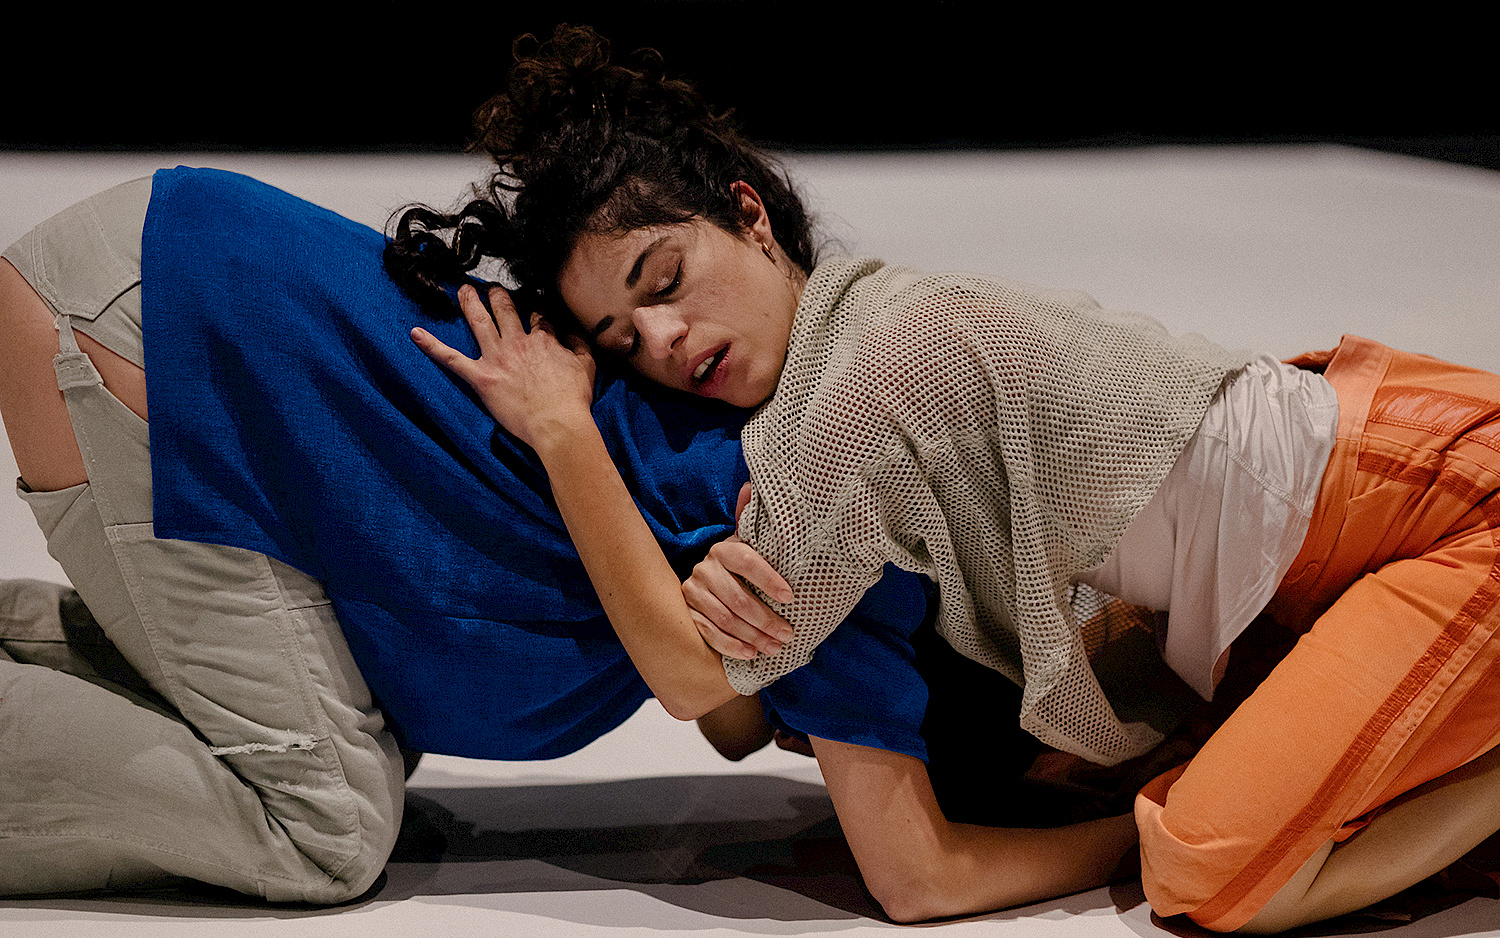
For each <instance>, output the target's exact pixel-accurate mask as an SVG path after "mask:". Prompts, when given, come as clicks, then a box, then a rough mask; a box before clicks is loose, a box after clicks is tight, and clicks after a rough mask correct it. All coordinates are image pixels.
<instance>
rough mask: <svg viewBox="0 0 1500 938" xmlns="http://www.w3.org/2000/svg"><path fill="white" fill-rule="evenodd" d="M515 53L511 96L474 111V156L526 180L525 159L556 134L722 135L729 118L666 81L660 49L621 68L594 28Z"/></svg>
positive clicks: (569, 29) (556, 35) (525, 44)
mask: <svg viewBox="0 0 1500 938" xmlns="http://www.w3.org/2000/svg"><path fill="white" fill-rule="evenodd" d="M511 48H512V53H513V54H514V56H515V64H514V65H513V66H512V67H511V70H510V74H509V76H508V78H507V81H506V88H505V91H504V92H502V93H501V94H498V95H496V96H494V97H492V98H490V99H489V100H488V101H486V102H485V103H484V104H483V105H481V106H480V108H479V109H478V110H477V111H476V112H475V115H474V142H473V143H472V144H471V145H470V149H471V150H483V151H485V152H486V153H488V154H489V155H490V156H491V157H492V158H493V159H494V160H495V162H496V163H497V164H498V165H500V166H501V167H508V168H509V169H510V171H511V172H514V173H516V174H517V175H519V176H524V174H525V165H524V163H522V162H520V160H519V158H520V157H521V156H522V155H523V154H529V155H533V156H535V155H538V154H539V152H542V151H545V149H546V147H545V146H543V145H540V141H543V140H545V139H546V138H547V137H549V136H551V135H553V134H558V133H570V134H571V133H577V132H578V131H579V130H580V129H587V128H589V127H591V126H595V125H600V124H603V123H608V124H612V125H614V128H615V129H617V130H618V129H627V128H628V129H633V130H639V131H640V132H643V133H647V134H650V135H653V136H660V135H664V134H666V133H668V132H670V131H671V130H672V129H688V128H694V127H696V128H698V129H709V130H712V131H715V132H717V131H719V130H720V129H721V128H722V125H723V123H724V120H725V117H726V116H727V115H715V114H713V113H712V112H711V111H710V110H709V108H708V106H707V104H706V103H705V102H704V101H703V98H702V97H701V96H700V95H699V94H698V92H697V91H696V90H695V89H694V88H693V87H692V86H691V85H689V84H688V83H686V82H683V81H677V80H673V79H669V78H667V77H666V65H665V63H664V61H663V59H662V56H661V54H660V53H659V52H657V51H656V50H655V49H649V48H648V49H640V50H637V51H636V52H634V53H632V54H631V55H630V56H629V63H628V64H620V63H616V62H614V61H613V60H612V58H611V54H610V43H609V40H608V39H606V38H604V37H603V36H601V35H599V34H598V33H597V32H595V31H594V30H593V29H592V28H591V27H588V26H569V25H567V24H562V25H560V26H558V27H557V28H556V29H555V30H554V31H553V33H552V36H551V38H549V39H547V40H545V41H541V40H538V39H537V38H536V37H535V36H534V35H531V34H530V33H528V34H526V35H524V36H521V37H520V38H518V39H517V40H516V41H515V42H514V43H513V44H512V47H511Z"/></svg>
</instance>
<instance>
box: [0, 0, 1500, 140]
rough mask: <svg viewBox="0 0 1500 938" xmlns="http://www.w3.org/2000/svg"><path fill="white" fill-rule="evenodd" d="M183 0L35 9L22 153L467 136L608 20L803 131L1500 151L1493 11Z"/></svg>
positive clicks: (794, 132) (853, 136) (621, 44)
mask: <svg viewBox="0 0 1500 938" xmlns="http://www.w3.org/2000/svg"><path fill="white" fill-rule="evenodd" d="M877 6H878V5H877V4H873V3H861V4H819V3H782V2H766V3H747V2H738V0H691V2H689V0H656V2H645V3H615V4H599V3H551V4H549V3H528V4H517V3H505V2H494V3H476V2H444V0H433V2H390V0H369V2H366V3H317V2H307V3H255V4H234V5H225V4H220V3H213V2H203V3H195V4H187V3H180V2H168V3H164V4H156V5H141V6H132V7H130V8H128V9H127V8H120V9H115V10H105V11H103V12H89V13H84V12H82V11H80V10H77V9H76V8H75V9H63V8H62V5H61V4H58V5H57V8H56V9H45V8H39V7H38V6H37V5H35V4H33V6H32V11H31V12H30V13H28V14H18V15H14V16H13V17H12V19H11V20H10V23H11V25H13V26H14V30H8V31H10V32H11V36H10V38H9V39H8V40H7V42H8V43H9V44H10V45H11V46H12V49H11V53H12V54H11V58H10V61H9V63H8V67H7V71H9V72H12V74H13V75H14V77H13V79H12V80H11V82H10V84H9V87H8V89H7V91H6V94H5V96H4V98H3V103H0V108H3V109H4V119H3V121H0V148H3V149H42V150H64V151H71V150H89V151H95V150H110V149H114V150H155V149H174V150H175V149H207V150H251V151H305V150H315V151H330V150H331V151H393V150H394V151H438V152H452V151H456V150H458V149H460V148H461V147H462V146H463V144H464V143H465V142H466V139H467V135H468V120H469V114H470V113H471V112H472V111H473V109H474V107H475V106H476V105H477V104H479V103H480V102H481V101H482V100H484V98H486V97H487V96H488V95H490V94H491V93H493V92H494V91H496V90H498V89H499V88H500V86H501V82H502V77H503V74H504V69H505V66H506V64H507V63H508V61H509V58H510V44H511V41H512V39H513V38H514V37H515V36H516V35H518V34H519V33H521V32H527V31H531V32H539V33H546V32H550V30H551V28H552V26H553V25H554V24H555V23H557V22H559V21H564V20H565V21H570V22H574V23H585V22H586V23H589V24H591V25H594V26H596V27H597V28H599V29H600V30H601V31H602V32H604V33H605V34H606V35H608V36H610V37H611V39H612V40H613V42H614V44H615V48H616V49H617V50H627V49H632V48H635V47H638V46H641V45H651V46H655V47H656V48H658V49H659V50H661V52H662V53H663V54H664V56H665V57H666V61H667V65H668V69H669V71H671V72H673V73H677V74H681V75H685V76H686V77H689V78H691V79H693V80H695V81H696V82H697V83H698V84H699V86H700V87H701V88H702V89H703V90H704V92H705V93H706V95H707V97H708V98H709V99H710V101H711V102H713V103H714V104H716V105H718V106H722V107H733V108H734V110H735V113H736V115H737V116H738V118H739V121H740V123H741V126H742V128H743V129H744V130H745V131H746V132H747V133H748V134H749V135H751V136H752V137H753V138H755V139H759V140H762V141H764V142H766V143H769V144H771V145H773V146H776V147H779V148H785V149H804V150H806V149H811V150H818V149H905V148H932V147H967V148H1016V147H1076V146H1098V145H1114V146H1121V145H1126V146H1128V145H1141V144H1156V143H1191V144H1205V143H1244V142H1307V141H1332V142H1340V143H1349V144H1354V145H1360V146H1370V147H1375V148H1382V149H1391V150H1398V151H1402V152H1409V153H1417V154H1420V155H1424V156H1431V157H1436V158H1440V159H1449V160H1454V161H1458V162H1467V163H1471V164H1476V165H1485V166H1490V167H1493V168H1500V120H1497V115H1500V111H1497V106H1496V104H1495V100H1496V95H1495V91H1496V86H1497V82H1496V80H1495V71H1496V69H1495V65H1494V61H1495V54H1494V50H1493V49H1492V48H1491V46H1492V43H1491V40H1490V38H1489V37H1490V31H1489V30H1488V28H1481V26H1480V25H1479V24H1478V23H1477V22H1474V21H1470V20H1464V19H1459V18H1451V19H1443V18H1439V17H1437V16H1436V15H1432V16H1426V15H1423V14H1422V13H1421V11H1418V12H1417V14H1416V16H1415V17H1414V16H1413V14H1412V12H1411V11H1409V10H1408V11H1405V12H1404V13H1403V14H1402V17H1403V18H1402V19H1400V20H1396V19H1364V18H1361V19H1351V18H1345V19H1336V18H1330V17H1331V14H1329V13H1326V12H1325V13H1318V12H1311V11H1312V10H1314V9H1315V8H1312V7H1309V8H1307V9H1308V10H1309V12H1303V13H1287V12H1278V11H1274V10H1271V9H1268V8H1249V7H1238V8H1237V7H1226V6H1224V5H1212V6H1211V7H1209V6H1204V7H1200V8H1197V9H1194V8H1188V10H1187V11H1186V12H1182V13H1178V14H1174V15H1172V16H1166V15H1163V14H1152V16H1150V17H1147V16H1142V15H1125V14H1121V13H1108V14H1098V13H1089V12H1086V11H1085V10H1084V9H1083V8H1081V7H1079V8H1066V9H1058V8H1057V7H1047V8H1045V10H1046V11H1047V12H1043V8H1040V7H1038V8H1032V7H1025V6H1006V5H1001V4H988V3H986V4H977V3H976V4H969V3H950V2H934V0H927V2H921V3H908V4H903V5H899V6H897V7H894V8H892V9H890V10H887V11H885V12H875V11H876V8H877Z"/></svg>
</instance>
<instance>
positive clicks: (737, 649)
mask: <svg viewBox="0 0 1500 938" xmlns="http://www.w3.org/2000/svg"><path fill="white" fill-rule="evenodd" d="M693 624H694V625H696V626H697V627H698V634H699V635H700V636H701V637H702V638H703V642H704V644H706V645H708V647H710V648H712V649H713V650H714V651H716V652H718V653H719V654H721V655H723V656H724V657H726V658H740V659H743V660H745V661H749V660H750V659H751V658H754V657H755V655H756V654H757V651H756V648H755V646H754V645H751V644H749V643H747V642H742V641H740V640H739V639H737V638H735V637H734V636H732V635H729V634H727V633H725V632H724V631H722V630H721V629H720V628H719V627H718V626H716V625H714V624H713V623H712V622H710V621H708V619H705V618H704V617H703V616H702V615H699V614H698V612H697V611H695V610H694V611H693Z"/></svg>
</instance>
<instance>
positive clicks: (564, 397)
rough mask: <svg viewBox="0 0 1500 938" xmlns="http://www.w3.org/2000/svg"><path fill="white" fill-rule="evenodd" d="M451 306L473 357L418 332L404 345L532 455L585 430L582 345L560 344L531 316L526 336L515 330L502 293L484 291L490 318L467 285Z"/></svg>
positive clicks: (590, 383)
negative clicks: (468, 333)
mask: <svg viewBox="0 0 1500 938" xmlns="http://www.w3.org/2000/svg"><path fill="white" fill-rule="evenodd" d="M458 303H459V306H460V308H462V309H463V313H464V318H465V319H466V320H467V321H468V323H469V328H470V329H471V330H473V332H474V338H475V339H476V340H477V341H478V343H479V358H478V359H473V358H470V357H468V356H467V355H465V354H463V353H462V352H460V351H458V350H457V349H454V348H451V347H449V346H448V345H446V344H444V343H443V342H442V341H440V340H439V339H437V338H436V337H435V336H433V335H432V334H431V333H430V332H428V331H427V330H425V329H421V328H417V329H413V330H412V331H411V338H412V341H413V342H415V343H416V344H417V347H418V348H420V349H421V350H422V351H423V352H425V353H426V354H427V356H428V357H429V358H431V359H432V360H433V361H435V362H437V363H438V364H439V365H442V366H443V367H444V368H445V369H447V370H448V371H449V372H450V373H452V374H453V375H454V376H455V377H458V378H460V379H462V380H463V381H464V382H466V383H467V384H468V385H469V386H470V387H471V388H473V389H474V391H475V392H476V393H477V394H478V395H479V399H480V400H481V401H483V402H484V406H485V408H486V409H487V410H489V412H490V415H491V416H493V417H494V418H495V420H497V421H498V422H499V423H500V425H501V426H503V427H504V428H505V429H507V430H509V431H510V432H511V433H513V434H515V435H516V436H517V437H519V438H520V439H521V441H522V442H524V443H525V444H526V445H528V446H530V447H531V448H532V449H536V450H540V448H541V445H543V444H545V443H548V442H553V441H558V440H566V439H567V437H568V436H569V435H570V434H571V433H572V432H574V429H575V428H576V427H578V426H579V421H580V420H587V421H589V423H590V425H592V423H593V416H592V414H591V412H590V406H591V404H592V402H593V393H594V359H593V356H592V355H590V354H589V351H588V348H587V346H585V345H584V344H583V343H582V342H581V341H576V342H570V343H569V345H567V346H564V345H563V344H562V343H561V342H559V341H558V338H557V336H556V335H555V334H554V333H553V331H552V329H551V327H550V326H549V325H548V324H547V323H546V322H545V321H544V320H542V318H541V316H540V315H537V314H533V315H532V317H531V331H530V332H527V331H526V330H524V329H522V328H521V319H520V316H519V315H518V314H517V313H516V307H515V304H514V303H512V302H511V299H510V294H509V293H508V292H507V291H506V290H505V289H504V288H503V287H492V288H491V289H490V309H492V310H494V316H493V317H492V316H491V315H490V311H489V310H486V309H485V308H484V303H482V302H481V301H480V299H479V292H478V291H477V290H475V289H474V288H473V287H472V286H469V285H467V284H466V285H465V286H463V287H461V288H460V289H459V291H458Z"/></svg>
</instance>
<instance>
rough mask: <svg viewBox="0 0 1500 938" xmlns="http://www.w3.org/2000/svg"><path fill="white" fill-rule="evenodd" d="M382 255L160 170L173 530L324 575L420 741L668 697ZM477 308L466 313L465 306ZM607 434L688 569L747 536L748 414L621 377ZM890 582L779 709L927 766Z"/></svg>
mask: <svg viewBox="0 0 1500 938" xmlns="http://www.w3.org/2000/svg"><path fill="white" fill-rule="evenodd" d="M384 243H385V241H384V237H383V235H381V234H380V233H379V232H377V231H374V230H372V229H370V228H368V227H365V226H363V225H359V224H356V223H354V222H352V221H350V220H348V219H346V218H343V217H341V216H339V215H337V214H335V213H333V212H330V211H327V210H325V209H322V208H319V207H318V206H315V205H312V204H310V203H308V202H305V201H303V200H301V199H297V198H295V197H293V196H291V195H289V194H287V193H285V192H282V191H280V190H278V189H275V188H273V187H270V186H267V185H265V184H263V183H260V182H257V181H255V180H253V179H249V178H247V177H244V176H239V175H235V174H231V173H225V172H220V171H214V170H193V169H186V168H178V169H174V170H162V171H160V172H158V173H157V174H156V176H155V179H154V182H153V188H152V198H151V207H150V211H149V213H148V215H147V219H146V228H145V234H144V242H143V251H142V256H143V260H142V268H143V285H142V301H143V320H144V329H145V343H146V376H147V391H148V396H149V400H150V401H151V463H152V472H153V486H154V490H153V494H154V516H155V526H156V534H157V536H158V537H165V538H181V539H186V540H192V541H203V542H210V543H218V544H228V545H231V546H235V547H242V548H247V549H250V550H256V551H261V552H263V553H266V554H269V555H271V556H273V557H276V558H278V559H280V560H282V561H284V562H286V563H288V564H290V565H292V566H294V567H297V568H298V569H300V570H303V571H305V572H307V573H308V574H310V575H311V576H314V577H317V578H318V579H319V580H321V581H322V582H323V584H324V586H325V588H326V590H327V592H328V595H329V597H330V598H331V600H332V602H333V604H334V608H335V611H336V613H337V615H338V618H339V621H340V623H341V624H342V626H343V629H344V634H345V635H346V637H347V638H348V641H349V645H350V648H351V650H352V651H353V654H354V657H355V659H356V661H357V662H358V664H359V666H360V669H361V671H362V673H363V674H364V676H365V678H366V680H367V681H368V683H369V684H370V687H371V689H372V690H373V691H374V692H375V694H376V696H377V698H378V699H379V701H380V703H381V705H382V707H383V708H384V709H385V711H386V713H387V715H388V716H389V717H390V719H391V720H392V721H393V723H394V724H395V725H396V727H397V728H398V730H399V732H400V734H401V736H402V738H403V742H404V743H405V744H406V745H408V746H409V747H411V748H414V749H418V750H422V751H426V752H441V753H448V754H454V755H464V756H472V757H478V758H501V759H540V758H550V757H554V756H558V755H562V754H565V753H567V752H571V751H573V750H575V749H577V748H579V747H580V746H582V745H584V744H586V743H588V742H590V741H591V740H593V739H595V738H597V737H598V736H599V735H601V734H602V733H604V732H606V731H608V730H610V729H612V728H614V727H615V726H617V725H618V724H619V723H621V722H622V721H623V720H625V719H626V718H627V717H628V716H629V715H630V714H631V713H633V712H634V711H635V710H636V708H637V707H639V705H640V704H641V702H642V701H643V700H645V699H646V698H647V697H648V696H649V694H650V692H649V691H648V690H647V688H646V686H645V684H644V683H643V682H642V681H641V679H640V677H639V675H638V674H637V673H636V671H635V669H634V667H633V666H632V665H631V664H630V661H629V659H628V658H627V657H626V655H625V652H624V650H623V648H622V647H621V646H620V644H619V642H618V641H617V640H616V638H615V636H614V633H613V632H612V630H611V629H610V626H609V624H608V622H607V621H606V620H605V619H604V617H603V614H602V612H601V610H600V607H599V604H598V600H597V598H596V596H595V594H594V592H593V589H592V587H591V586H590V584H589V581H588V578H587V576H586V575H585V573H584V570H583V567H582V565H581V563H580V562H579V560H578V556H577V554H576V552H575V551H574V550H573V547H572V544H571V542H570V541H569V539H568V536H567V532H566V530H565V529H564V527H563V524H562V521H561V518H560V517H559V516H558V514H557V511H556V508H555V506H554V504H553V501H552V499H551V497H550V492H549V488H548V485H547V480H546V476H545V474H544V473H543V471H542V469H541V466H540V464H539V463H538V461H537V460H536V458H535V456H534V455H533V454H532V453H531V452H530V451H529V450H528V449H527V448H526V447H524V446H522V445H520V444H519V443H518V442H516V441H515V440H514V439H513V438H511V437H509V436H508V435H507V434H505V433H504V432H503V431H501V430H499V429H498V428H497V426H496V424H495V422H494V421H493V420H492V419H491V418H490V417H489V415H488V414H487V413H486V412H485V410H484V408H483V407H482V406H481V405H480V404H479V402H478V401H477V399H476V398H475V397H474V396H473V395H472V393H471V392H469V391H468V389H467V388H466V387H465V386H464V385H463V384H462V383H461V382H459V381H456V380H455V379H453V378H451V377H450V376H448V375H447V374H446V373H445V372H444V371H443V370H442V369H441V368H439V367H438V366H436V365H435V364H433V363H432V362H430V361H429V360H428V359H427V358H426V356H425V355H423V354H422V352H421V351H420V350H418V349H417V348H416V346H415V345H413V344H412V342H411V340H410V338H409V332H410V329H411V327H412V326H414V325H421V326H423V327H424V328H426V329H427V330H428V331H430V332H432V333H433V334H434V335H436V336H437V337H438V338H439V339H441V340H443V341H444V342H446V343H448V344H449V345H451V346H453V347H454V348H457V349H460V350H462V351H465V352H466V353H468V354H470V355H475V354H477V349H476V346H475V342H474V339H473V337H472V335H471V334H470V332H469V329H468V327H467V325H466V324H465V323H464V321H463V319H462V318H461V317H458V316H456V315H451V316H449V317H448V318H439V317H435V316H434V315H433V314H432V312H431V311H428V310H425V309H424V308H422V307H421V306H419V305H418V304H416V303H414V302H413V301H412V300H411V299H410V298H409V297H408V296H407V295H406V294H405V293H404V292H403V291H401V290H400V289H399V288H398V287H397V286H396V285H395V284H394V283H392V282H391V280H390V279H389V278H388V277H387V276H386V274H385V271H384V269H383V267H382V265H381V251H382V249H383V247H384ZM454 312H455V313H456V311H454ZM594 415H595V418H596V419H597V421H598V423H599V426H600V429H601V431H602V432H603V434H604V438H605V442H606V444H607V445H608V447H609V450H610V453H611V455H612V456H613V457H614V459H615V461H616V462H617V464H618V465H619V466H620V469H621V472H622V474H623V476H624V478H625V481H626V483H627V485H628V486H629V488H630V491H631V493H632V495H633V496H634V497H635V499H636V502H637V504H638V505H639V507H640V509H641V511H642V513H643V515H644V516H645V518H646V520H647V522H648V524H649V525H650V527H651V530H652V532H653V533H654V534H655V536H656V537H657V539H658V540H659V541H660V542H661V545H662V548H663V549H664V550H665V552H666V554H667V556H668V558H669V559H670V560H672V562H673V563H674V564H675V565H678V566H679V569H681V570H682V571H684V572H685V571H686V570H687V569H688V568H690V566H691V564H692V563H693V562H695V561H696V560H697V559H698V558H699V557H700V556H701V554H702V552H703V551H704V550H705V549H706V548H707V546H708V545H709V544H711V543H712V542H713V541H715V540H718V539H721V538H723V537H725V536H726V535H727V534H729V533H730V531H731V530H732V524H731V515H732V511H733V507H734V500H735V495H736V493H737V492H738V490H739V487H740V485H741V483H742V482H744V481H745V478H746V470H745V467H744V463H743V460H742V458H741V452H740V444H739V431H740V425H741V423H742V422H743V420H744V419H745V416H746V414H745V413H743V412H740V411H735V410H733V409H730V408H727V407H724V406H720V405H717V404H715V403H713V402H706V401H703V400H701V399H697V398H688V397H685V396H682V395H679V394H676V393H675V392H670V391H666V390H661V389H656V388H652V387H649V386H644V385H643V384H642V383H641V382H638V381H633V380H632V381H627V380H625V379H624V378H623V377H622V376H620V375H616V374H609V373H605V370H604V369H602V368H601V375H600V379H599V383H598V386H597V389H596V403H595V405H594ZM925 608H926V603H925V596H924V593H923V589H922V587H921V585H920V583H919V582H918V581H917V580H916V579H915V578H914V577H912V576H911V575H909V574H905V573H900V572H896V571H893V572H891V573H890V574H888V576H887V578H886V580H885V581H883V582H882V584H881V585H880V586H879V587H877V589H876V590H875V591H872V593H871V595H870V596H869V597H867V600H866V602H865V603H863V604H862V605H861V606H860V608H859V609H857V610H856V611H855V614H854V617H853V618H852V619H851V621H850V623H846V625H845V626H843V627H841V628H840V629H839V630H838V632H837V633H836V639H835V640H832V641H830V642H828V643H826V645H825V647H824V648H823V649H821V650H820V651H819V654H818V658H817V659H815V661H814V663H813V664H812V665H809V666H808V667H804V668H802V669H800V670H799V671H798V672H796V673H795V674H794V675H792V676H790V677H788V678H786V679H784V680H783V681H782V682H780V683H779V684H778V685H777V686H776V688H774V689H773V690H772V691H770V692H769V693H768V697H767V699H768V700H769V701H770V703H771V704H772V706H773V707H774V708H775V709H776V711H777V712H778V713H779V715H780V718H781V719H782V720H783V721H784V722H786V723H787V724H789V725H791V726H793V727H796V728H797V729H800V730H803V731H804V732H811V733H814V734H816V735H823V736H830V737H832V738H845V737H847V738H848V741H851V742H860V743H863V744H866V745H878V746H882V747H883V748H889V749H895V750H897V751H902V752H907V753H910V754H913V755H917V756H919V757H923V756H925V750H924V749H923V748H922V742H921V738H920V736H919V735H918V727H919V726H920V723H921V720H922V714H923V712H924V710H925V706H926V699H927V698H926V686H925V684H923V683H922V681H921V678H920V676H919V675H917V673H916V671H915V669H914V668H913V666H912V660H913V656H912V652H911V643H910V636H911V633H912V631H913V629H915V628H916V626H917V624H918V623H919V622H920V621H921V619H922V617H923V615H924V614H925Z"/></svg>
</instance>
